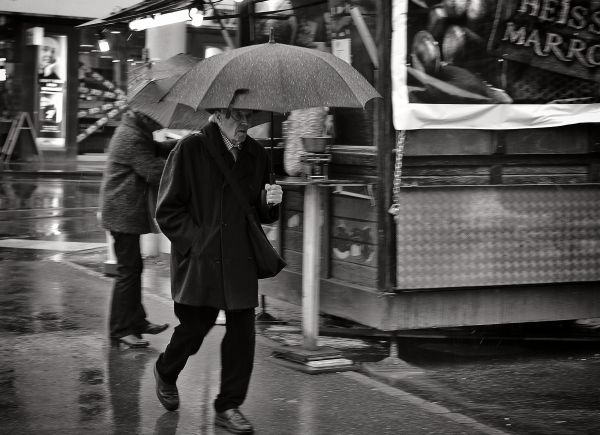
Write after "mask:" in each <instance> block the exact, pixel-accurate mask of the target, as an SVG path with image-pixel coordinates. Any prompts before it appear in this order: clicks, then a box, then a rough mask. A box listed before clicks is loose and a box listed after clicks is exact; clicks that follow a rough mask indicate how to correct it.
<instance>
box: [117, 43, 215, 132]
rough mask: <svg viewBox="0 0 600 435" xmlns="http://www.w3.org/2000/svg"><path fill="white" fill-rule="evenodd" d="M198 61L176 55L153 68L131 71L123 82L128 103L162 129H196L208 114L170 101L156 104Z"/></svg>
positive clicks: (148, 66) (147, 66)
mask: <svg viewBox="0 0 600 435" xmlns="http://www.w3.org/2000/svg"><path fill="white" fill-rule="evenodd" d="M200 61H201V59H200V58H197V57H193V56H189V55H187V54H177V55H175V56H172V57H170V58H168V59H166V60H164V61H159V62H156V63H154V64H150V63H147V64H145V65H143V66H141V67H138V68H135V69H133V70H132V71H131V72H130V74H129V80H128V82H127V95H128V103H129V106H130V107H131V108H132V109H135V110H138V111H140V112H142V113H144V114H145V115H148V116H149V117H151V118H152V119H154V120H155V121H156V122H158V123H159V124H160V125H162V126H163V127H165V128H174V129H189V130H194V129H198V128H199V127H200V126H202V125H203V124H205V123H206V122H207V121H208V117H209V113H208V112H206V111H204V110H194V109H192V108H191V107H189V106H186V105H184V104H180V103H177V102H173V101H160V99H161V98H162V97H163V96H164V95H165V94H166V93H167V91H168V90H169V89H170V88H171V87H172V86H173V85H174V84H175V83H176V82H177V80H178V79H179V78H180V77H181V76H182V75H183V74H185V73H186V72H187V71H189V70H190V68H192V67H193V66H194V65H196V64H197V63H198V62H200Z"/></svg>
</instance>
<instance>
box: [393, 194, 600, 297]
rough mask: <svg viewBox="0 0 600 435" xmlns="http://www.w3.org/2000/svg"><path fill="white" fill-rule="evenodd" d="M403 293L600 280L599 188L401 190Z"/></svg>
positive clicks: (399, 237)
mask: <svg viewBox="0 0 600 435" xmlns="http://www.w3.org/2000/svg"><path fill="white" fill-rule="evenodd" d="M400 205H401V212H400V214H399V216H398V217H397V219H396V227H397V287H398V288H400V289H413V288H440V287H463V286H489V285H508V284H535V283H552V282H574V281H595V280H600V187H594V186H561V187H558V186H527V187H489V188H487V187H482V188H478V187H468V188H460V187H456V188H454V187H449V188H443V187H442V188H415V189H403V190H402V193H401V201H400Z"/></svg>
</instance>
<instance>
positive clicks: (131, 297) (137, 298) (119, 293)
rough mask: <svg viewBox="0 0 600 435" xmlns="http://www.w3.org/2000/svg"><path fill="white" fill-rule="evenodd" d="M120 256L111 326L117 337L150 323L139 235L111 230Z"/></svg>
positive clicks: (111, 306)
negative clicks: (143, 304)
mask: <svg viewBox="0 0 600 435" xmlns="http://www.w3.org/2000/svg"><path fill="white" fill-rule="evenodd" d="M110 234H111V235H112V237H113V239H114V241H115V243H114V249H115V255H116V256H117V276H116V278H115V282H114V286H113V293H112V301H111V305H110V320H109V330H110V336H111V337H114V338H119V337H125V336H126V335H129V334H136V333H138V332H139V331H141V330H142V329H143V328H144V327H145V326H146V325H147V324H148V321H147V320H146V311H145V310H144V307H143V306H142V270H143V269H144V262H143V261H142V254H141V252H140V235H139V234H125V233H117V232H113V231H111V233H110Z"/></svg>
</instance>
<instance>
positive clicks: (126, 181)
mask: <svg viewBox="0 0 600 435" xmlns="http://www.w3.org/2000/svg"><path fill="white" fill-rule="evenodd" d="M161 128H162V127H161V126H160V125H159V124H158V123H156V122H155V121H153V120H152V119H150V118H149V117H147V116H145V115H143V114H141V113H139V112H134V111H129V112H127V113H126V114H125V115H124V116H123V119H122V121H121V124H120V125H119V127H118V128H117V129H116V131H115V133H114V135H113V137H112V139H111V141H110V144H109V150H108V160H107V165H106V169H105V170H104V175H103V179H102V186H101V192H100V201H101V203H100V211H101V218H102V225H103V226H104V228H106V229H107V230H109V231H110V233H111V235H112V237H113V239H114V249H115V254H116V256H117V263H118V264H117V277H116V279H115V282H114V287H113V293H112V302H111V309H110V337H111V339H113V340H114V341H117V342H122V343H125V344H127V345H129V346H131V347H146V346H148V344H149V343H148V341H146V340H143V339H142V338H141V334H158V333H160V332H162V331H164V330H165V329H167V327H168V325H167V324H164V325H156V324H153V323H150V322H148V320H146V312H145V310H144V307H143V305H142V283H141V277H142V270H143V261H142V256H141V252H140V234H146V233H150V232H152V229H151V225H150V216H149V213H148V207H147V203H146V196H147V194H148V192H149V189H151V188H152V187H153V186H158V184H159V182H160V176H161V174H162V170H163V167H164V163H165V159H164V158H162V157H160V156H159V155H158V154H157V146H156V143H155V142H154V141H153V138H152V132H153V131H155V130H159V129H161Z"/></svg>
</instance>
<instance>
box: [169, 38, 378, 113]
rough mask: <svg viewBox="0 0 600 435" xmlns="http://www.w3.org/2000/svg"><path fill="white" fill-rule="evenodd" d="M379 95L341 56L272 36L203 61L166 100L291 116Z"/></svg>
mask: <svg viewBox="0 0 600 435" xmlns="http://www.w3.org/2000/svg"><path fill="white" fill-rule="evenodd" d="M240 90H243V92H240ZM234 96H235V98H234ZM376 97H381V95H379V93H378V92H377V91H376V90H375V89H374V88H373V86H371V84H370V83H369V82H368V81H367V80H366V79H365V78H364V77H363V76H361V75H360V73H359V72H358V71H356V70H355V69H354V68H353V67H352V66H351V65H349V64H348V63H346V62H344V61H343V60H341V59H339V58H337V57H336V56H334V55H332V54H329V53H326V52H323V51H319V50H314V49H310V48H304V47H297V46H293V45H287V44H278V43H275V42H274V41H273V39H272V38H271V41H269V42H268V43H266V44H258V45H251V46H247V47H242V48H237V49H234V50H230V51H226V52H224V53H221V54H218V55H216V56H212V57H210V58H208V59H205V60H203V61H202V62H199V63H198V64H196V65H195V66H193V67H192V68H191V69H190V70H189V71H188V72H187V73H185V74H184V75H183V76H182V77H181V78H180V79H179V80H177V82H176V83H175V84H174V85H173V87H172V88H171V89H170V90H169V92H167V93H166V95H165V96H164V98H163V100H165V101H174V102H178V103H182V104H186V105H188V106H190V107H192V108H194V109H200V108H204V109H218V108H236V109H250V110H262V111H268V112H279V113H286V112H289V111H291V110H294V109H306V108H309V107H319V106H329V107H362V108H364V106H365V104H366V103H367V101H369V100H371V99H372V98H376Z"/></svg>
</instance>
